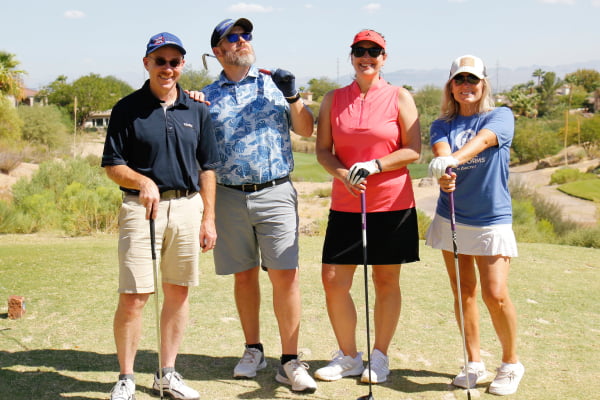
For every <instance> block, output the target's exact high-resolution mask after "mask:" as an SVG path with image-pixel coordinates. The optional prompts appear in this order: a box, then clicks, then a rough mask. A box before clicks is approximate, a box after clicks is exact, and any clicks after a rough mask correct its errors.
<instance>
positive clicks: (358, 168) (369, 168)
mask: <svg viewBox="0 0 600 400" xmlns="http://www.w3.org/2000/svg"><path fill="white" fill-rule="evenodd" d="M379 172H381V171H380V170H379V165H377V162H376V161H375V160H371V161H366V162H358V163H356V164H354V165H353V166H351V167H350V170H348V175H347V176H346V179H347V180H348V182H350V183H351V184H352V185H358V184H359V183H362V181H364V180H365V178H366V177H367V176H369V175H371V174H377V173H379Z"/></svg>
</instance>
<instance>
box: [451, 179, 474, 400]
mask: <svg viewBox="0 0 600 400" xmlns="http://www.w3.org/2000/svg"><path fill="white" fill-rule="evenodd" d="M446 173H447V174H448V175H450V174H451V173H452V168H450V167H448V168H446ZM448 201H449V203H450V230H451V231H452V249H453V250H454V274H455V275H456V297H457V299H458V314H459V319H460V335H461V337H462V344H463V357H464V360H465V366H464V368H465V377H466V379H467V398H468V399H469V400H471V393H470V392H469V390H470V389H471V385H470V382H469V356H468V354H467V339H466V336H465V314H464V312H463V304H462V290H461V285H460V268H459V265H458V246H457V244H456V213H455V211H454V192H450V193H448Z"/></svg>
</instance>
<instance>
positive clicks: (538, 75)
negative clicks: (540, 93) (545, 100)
mask: <svg viewBox="0 0 600 400" xmlns="http://www.w3.org/2000/svg"><path fill="white" fill-rule="evenodd" d="M545 73H546V71H544V70H543V69H541V68H538V69H536V70H535V71H533V74H531V76H533V77H534V78H537V85H538V86H540V82H541V80H542V78H543V77H544V74H545Z"/></svg>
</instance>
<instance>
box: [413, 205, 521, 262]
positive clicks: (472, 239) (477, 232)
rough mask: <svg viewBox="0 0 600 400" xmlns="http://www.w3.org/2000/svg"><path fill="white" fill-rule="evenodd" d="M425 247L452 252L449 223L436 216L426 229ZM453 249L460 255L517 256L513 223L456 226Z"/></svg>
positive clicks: (447, 220) (457, 224)
mask: <svg viewBox="0 0 600 400" xmlns="http://www.w3.org/2000/svg"><path fill="white" fill-rule="evenodd" d="M425 244H427V245H428V246H431V247H433V248H434V249H439V250H446V251H450V252H453V251H454V249H453V246H452V230H451V228H450V220H449V219H446V218H443V217H441V216H440V215H438V214H436V215H435V217H434V218H433V221H432V222H431V225H430V226H429V229H428V230H427V235H426V240H425ZM456 247H457V248H458V253H459V254H467V255H472V256H497V255H501V256H505V257H517V256H518V255H519V254H518V251H517V240H516V238H515V233H514V232H513V229H512V224H500V225H489V226H473V225H465V224H459V223H456Z"/></svg>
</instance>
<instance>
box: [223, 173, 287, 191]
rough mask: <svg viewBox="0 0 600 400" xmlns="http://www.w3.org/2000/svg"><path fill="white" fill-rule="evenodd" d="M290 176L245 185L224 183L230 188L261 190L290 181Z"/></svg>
mask: <svg viewBox="0 0 600 400" xmlns="http://www.w3.org/2000/svg"><path fill="white" fill-rule="evenodd" d="M289 180H290V176H289V175H288V176H284V177H283V178H278V179H273V180H272V181H269V182H264V183H246V184H243V185H223V186H225V187H228V188H230V189H236V190H240V191H242V192H246V193H252V192H258V191H259V190H263V189H265V188H269V187H273V186H277V185H281V184H282V183H285V182H289Z"/></svg>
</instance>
